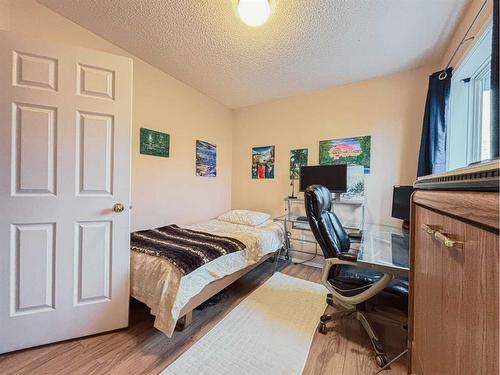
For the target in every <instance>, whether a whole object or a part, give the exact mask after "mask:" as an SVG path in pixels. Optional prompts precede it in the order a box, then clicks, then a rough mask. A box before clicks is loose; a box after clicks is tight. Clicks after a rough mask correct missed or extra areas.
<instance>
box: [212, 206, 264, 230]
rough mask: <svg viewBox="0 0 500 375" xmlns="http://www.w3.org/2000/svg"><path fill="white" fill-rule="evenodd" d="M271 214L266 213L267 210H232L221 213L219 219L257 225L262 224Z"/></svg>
mask: <svg viewBox="0 0 500 375" xmlns="http://www.w3.org/2000/svg"><path fill="white" fill-rule="evenodd" d="M270 217H271V215H269V214H266V213H265V212H256V211H248V210H231V211H228V212H226V213H223V214H222V215H220V216H219V217H218V218H217V220H221V221H227V222H229V223H233V224H243V225H250V226H252V227H255V226H257V225H260V224H262V223H264V222H266V221H267V220H269V218H270Z"/></svg>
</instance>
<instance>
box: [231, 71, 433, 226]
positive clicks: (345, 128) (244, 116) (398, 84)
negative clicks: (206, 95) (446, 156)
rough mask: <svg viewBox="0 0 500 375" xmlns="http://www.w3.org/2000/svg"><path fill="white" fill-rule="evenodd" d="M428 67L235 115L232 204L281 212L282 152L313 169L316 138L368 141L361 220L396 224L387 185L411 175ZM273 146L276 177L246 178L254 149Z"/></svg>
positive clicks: (284, 189) (285, 188)
mask: <svg viewBox="0 0 500 375" xmlns="http://www.w3.org/2000/svg"><path fill="white" fill-rule="evenodd" d="M431 71H432V69H431V68H423V69H417V70H412V71H408V72H404V73H399V74H395V75H391V76H386V77H383V78H379V79H373V80H369V81H364V82H359V83H355V84H351V85H347V86H340V87H335V88H331V89H328V90H325V91H320V92H315V93H311V94H307V95H301V96H296V97H290V98H285V99H279V100H275V101H272V102H269V103H265V104H259V105H255V106H251V107H247V108H243V109H239V110H236V111H235V124H234V129H233V184H232V187H233V189H232V206H233V207H234V208H249V209H255V210H262V211H270V212H271V213H272V214H273V215H279V214H283V213H284V203H283V198H284V197H285V196H287V195H288V194H289V193H290V187H289V182H290V181H289V177H288V173H289V152H290V149H294V148H308V149H309V164H310V165H315V164H318V152H319V151H318V143H319V141H320V140H324V139H332V138H340V137H351V136H359V135H371V136H372V151H371V174H370V175H368V176H367V178H366V185H367V186H366V189H367V194H366V202H367V205H366V222H367V223H386V224H392V225H399V224H400V221H398V220H395V219H392V218H391V202H392V186H393V185H395V184H411V183H413V181H414V179H415V176H416V168H417V155H418V148H419V145H420V132H421V127H422V116H423V111H424V105H425V96H426V92H427V82H428V75H429V73H430V72H431ZM266 145H275V146H276V168H275V178H274V179H269V180H253V179H252V178H251V149H252V147H253V146H266Z"/></svg>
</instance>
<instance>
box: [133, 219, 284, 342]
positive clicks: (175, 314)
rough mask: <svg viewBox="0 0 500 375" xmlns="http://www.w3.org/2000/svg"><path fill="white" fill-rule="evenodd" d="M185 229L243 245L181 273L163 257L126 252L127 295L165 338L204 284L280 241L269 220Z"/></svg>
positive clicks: (280, 235)
mask: <svg viewBox="0 0 500 375" xmlns="http://www.w3.org/2000/svg"><path fill="white" fill-rule="evenodd" d="M186 228H189V229H193V230H198V231H202V232H208V233H212V234H216V235H220V236H229V237H232V238H236V239H238V240H240V241H241V242H243V243H244V244H245V245H246V248H245V250H243V251H240V252H236V253H231V254H228V255H225V256H222V257H220V258H217V259H215V260H213V261H211V262H209V263H207V264H205V265H203V266H202V267H200V268H198V269H196V270H194V271H193V272H191V273H190V274H188V275H185V276H183V275H182V273H181V272H180V271H179V270H178V269H177V268H175V267H174V266H172V265H171V264H170V263H169V262H168V261H166V260H165V259H162V258H159V257H155V256H151V255H147V254H144V253H139V252H136V251H131V252H130V253H131V255H130V262H131V266H130V268H131V272H130V294H131V295H132V297H134V298H136V299H138V300H139V301H141V302H143V303H144V304H146V305H147V306H149V308H150V309H151V314H152V315H154V316H155V317H156V318H155V323H154V326H155V327H156V328H157V329H158V330H160V331H162V332H163V333H164V334H165V335H167V336H168V337H171V336H172V333H173V331H174V328H175V324H176V322H177V319H178V318H179V314H180V312H181V310H182V308H183V307H184V306H185V305H186V304H187V303H188V302H189V300H190V299H191V298H192V297H194V296H195V295H197V294H198V293H199V292H200V291H201V290H202V289H203V288H204V287H205V286H206V285H208V284H210V283H211V282H213V281H216V280H219V279H221V278H223V277H224V276H227V275H230V274H232V273H234V272H238V271H239V270H242V269H243V268H245V267H247V266H249V265H252V264H254V263H256V262H258V261H259V259H261V258H262V257H263V256H264V255H266V254H269V253H271V252H274V251H276V250H278V249H279V248H281V247H282V246H283V243H284V230H283V226H282V225H281V224H280V223H274V222H272V221H271V220H269V221H267V222H265V223H264V224H262V225H259V226H255V227H252V226H248V225H239V224H232V223H228V222H224V221H219V220H210V221H207V222H204V223H199V224H195V225H190V226H186Z"/></svg>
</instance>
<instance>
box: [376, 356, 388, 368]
mask: <svg viewBox="0 0 500 375" xmlns="http://www.w3.org/2000/svg"><path fill="white" fill-rule="evenodd" d="M375 360H376V361H377V365H378V367H384V366H385V365H387V364H388V363H389V360H388V359H387V356H386V355H385V354H378V355H377V356H376V357H375Z"/></svg>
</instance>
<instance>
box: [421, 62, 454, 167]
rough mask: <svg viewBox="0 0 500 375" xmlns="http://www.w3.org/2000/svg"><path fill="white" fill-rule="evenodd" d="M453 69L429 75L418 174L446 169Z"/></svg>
mask: <svg viewBox="0 0 500 375" xmlns="http://www.w3.org/2000/svg"><path fill="white" fill-rule="evenodd" d="M451 70H452V68H448V69H447V70H446V71H439V72H436V73H433V74H432V75H431V76H430V77H429V90H428V91H427V100H426V102H425V113H424V123H423V125H422V140H421V142H420V153H419V155H418V169H417V176H425V175H428V174H432V173H439V172H443V171H445V169H446V123H447V112H448V99H449V97H450V82H451ZM443 77H444V78H443Z"/></svg>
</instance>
